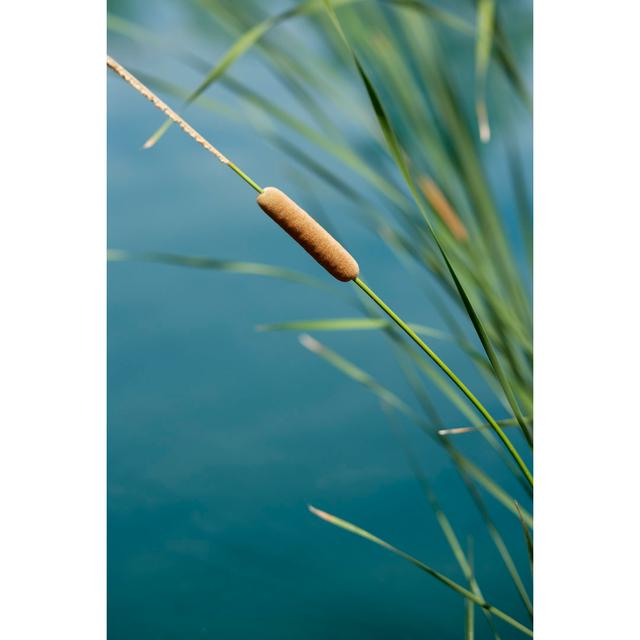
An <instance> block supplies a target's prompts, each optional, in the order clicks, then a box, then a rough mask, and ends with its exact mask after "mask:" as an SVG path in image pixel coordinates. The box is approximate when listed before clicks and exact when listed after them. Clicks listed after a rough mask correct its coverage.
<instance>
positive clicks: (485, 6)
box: [476, 0, 496, 143]
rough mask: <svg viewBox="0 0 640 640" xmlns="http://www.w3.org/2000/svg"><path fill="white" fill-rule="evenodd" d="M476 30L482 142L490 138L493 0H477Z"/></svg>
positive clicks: (494, 12) (478, 108) (494, 8)
mask: <svg viewBox="0 0 640 640" xmlns="http://www.w3.org/2000/svg"><path fill="white" fill-rule="evenodd" d="M477 14H478V32H477V36H476V117H477V119H478V132H479V134H480V140H482V142H485V143H486V142H489V140H490V139H491V127H490V125H489V116H488V114H487V99H486V85H487V71H488V69H489V60H490V59H491V49H492V47H493V31H494V24H495V16H496V3H495V0H478V12H477Z"/></svg>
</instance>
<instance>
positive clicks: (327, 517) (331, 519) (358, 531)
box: [309, 505, 533, 637]
mask: <svg viewBox="0 0 640 640" xmlns="http://www.w3.org/2000/svg"><path fill="white" fill-rule="evenodd" d="M309 511H311V513H312V514H313V515H315V516H317V517H318V518H320V519H321V520H324V521H325V522H328V523H329V524H332V525H334V526H335V527H339V528H340V529H344V530H345V531H348V532H349V533H352V534H354V535H356V536H359V537H360V538H364V539H365V540H369V541H370V542H373V543H374V544H377V545H378V546H380V547H382V548H383V549H386V550H387V551H391V553H393V554H395V555H397V556H399V557H400V558H402V559H404V560H406V561H407V562H410V563H411V564H412V565H414V566H415V567H418V569H421V570H422V571H424V572H425V573H428V574H429V575H430V576H432V577H433V578H435V579H436V580H438V581H439V582H441V583H442V584H444V585H446V586H447V587H449V588H450V589H453V591H455V592H456V593H458V594H459V595H461V596H462V597H464V598H466V599H467V600H471V602H474V603H475V604H477V605H478V606H480V607H482V608H483V609H485V610H486V611H489V612H490V613H492V614H493V615H495V616H496V617H497V618H501V619H502V620H504V621H505V622H506V623H508V624H510V625H511V626H512V627H514V628H515V629H518V631H521V632H522V633H524V634H525V635H528V636H530V637H533V632H532V631H531V629H529V628H528V627H526V626H525V625H523V624H522V623H520V622H518V621H517V620H515V619H514V618H512V617H511V616H510V615H508V614H506V613H505V612H504V611H501V610H500V609H498V608H496V607H494V606H493V605H491V604H489V603H488V602H486V601H485V600H484V599H483V598H480V597H479V596H477V595H476V594H475V593H473V592H472V591H469V590H468V589H465V588H464V587H463V586H461V585H459V584H458V583H457V582H454V581H453V580H451V579H450V578H448V577H447V576H445V575H443V574H442V573H440V572H438V571H436V570H435V569H432V568H431V567H430V566H428V565H426V564H424V562H421V561H420V560H418V559H416V558H414V557H413V556H411V555H409V554H408V553H406V552H404V551H402V550H400V549H398V548H397V547H394V546H393V545H391V544H389V543H388V542H385V541H384V540H382V539H381V538H378V537H377V536H374V535H373V534H372V533H369V532H368V531H365V530H364V529H362V528H361V527H358V526H356V525H355V524H352V523H351V522H348V521H347V520H342V519H341V518H337V517H336V516H333V515H331V514H330V513H327V512H326V511H321V510H320V509H316V508H315V507H313V506H311V505H309Z"/></svg>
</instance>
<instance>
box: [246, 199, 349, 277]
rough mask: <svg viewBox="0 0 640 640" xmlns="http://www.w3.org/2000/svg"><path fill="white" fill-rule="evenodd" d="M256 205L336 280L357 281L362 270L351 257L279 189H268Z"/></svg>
mask: <svg viewBox="0 0 640 640" xmlns="http://www.w3.org/2000/svg"><path fill="white" fill-rule="evenodd" d="M256 201H257V203H258V205H259V206H260V208H261V209H262V210H263V211H264V212H265V213H266V214H267V215H268V216H269V217H270V218H271V219H272V220H273V221H274V222H277V223H278V224H279V225H280V226H281V227H282V228H283V229H284V230H285V231H286V232H287V233H288V234H289V235H290V236H291V237H292V238H293V239H294V240H295V241H296V242H297V243H298V244H299V245H301V246H302V247H303V249H304V250H305V251H306V252H307V253H308V254H310V255H311V256H312V257H313V258H314V259H315V260H316V261H317V262H318V263H319V264H321V265H322V266H323V267H324V268H325V269H326V270H327V271H328V272H329V273H330V274H331V275H332V276H333V277H334V278H337V279H338V280H340V281H342V282H347V281H349V280H354V279H355V278H357V277H358V274H359V273H360V268H359V267H358V263H357V262H356V261H355V260H354V259H353V257H352V256H351V254H350V253H349V252H348V251H347V250H346V249H345V248H344V247H343V246H342V245H341V244H340V243H339V242H338V241H337V240H336V239H335V238H334V237H333V236H331V235H330V234H329V233H328V232H327V231H326V230H325V229H324V228H323V227H322V226H321V225H319V224H318V223H317V222H316V221H315V220H314V219H313V218H312V217H311V216H310V215H309V214H308V213H307V212H306V211H305V210H304V209H302V207H300V206H298V205H297V204H296V203H295V202H294V201H293V200H292V199H291V198H289V196H287V195H286V194H284V193H282V191H280V189H276V188H275V187H267V188H266V189H265V190H264V191H263V192H262V193H261V194H260V195H259V196H258V198H257V200H256Z"/></svg>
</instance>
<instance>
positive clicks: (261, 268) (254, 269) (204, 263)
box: [107, 249, 328, 289]
mask: <svg viewBox="0 0 640 640" xmlns="http://www.w3.org/2000/svg"><path fill="white" fill-rule="evenodd" d="M107 260H108V261H109V262H132V261H135V262H153V263H156V264H167V265H174V266H179V267H191V268H194V269H211V270H213V271H226V272H228V273H238V274H244V275H252V276H265V277H268V278H277V279H279V280H287V281H289V282H295V283H297V284H304V285H307V286H310V287H318V288H322V289H327V288H328V285H327V284H326V283H325V282H323V281H322V280H317V279H316V278H313V277H311V276H307V275H305V274H303V273H299V272H298V271H293V270H291V269H285V268H283V267H276V266H273V265H269V264H262V263H259V262H239V261H236V260H216V259H214V258H205V257H201V256H184V255H178V254H174V253H160V252H133V251H122V250H120V249H109V250H108V251H107Z"/></svg>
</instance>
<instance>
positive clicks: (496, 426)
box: [354, 278, 533, 487]
mask: <svg viewBox="0 0 640 640" xmlns="http://www.w3.org/2000/svg"><path fill="white" fill-rule="evenodd" d="M354 282H355V283H356V284H357V285H358V286H359V287H360V289H362V290H363V291H364V292H365V293H366V294H367V295H368V296H369V297H370V298H371V299H372V300H373V301H374V302H375V303H376V304H377V305H378V306H379V307H380V308H381V309H382V310H383V311H384V312H385V313H386V314H387V315H388V316H389V317H390V318H391V319H392V320H393V321H394V322H395V323H396V324H397V325H398V326H399V327H400V328H401V329H402V330H403V331H404V332H405V333H406V334H407V335H408V336H409V337H410V338H411V339H412V340H413V341H414V342H415V343H416V344H417V345H418V346H419V347H420V348H421V349H422V350H423V351H424V352H425V353H426V354H427V355H428V356H429V357H430V358H431V360H433V362H435V363H436V364H437V365H438V367H440V369H442V371H444V373H445V374H446V375H447V376H448V377H449V379H450V380H451V381H452V382H453V383H454V384H455V385H456V386H457V387H458V389H460V391H462V393H464V395H465V396H466V397H467V398H468V399H469V401H470V402H471V404H473V406H474V407H475V408H476V409H477V410H478V411H479V412H480V414H481V415H482V417H483V418H484V419H485V420H486V421H487V422H488V423H489V425H490V426H491V428H492V429H493V430H494V431H495V432H496V434H497V435H498V437H499V438H500V440H502V442H503V443H504V446H505V447H506V448H507V450H508V451H509V453H510V454H511V456H512V457H513V459H514V460H515V461H516V463H517V465H518V466H519V467H520V469H521V471H522V473H523V474H524V476H525V477H526V479H527V480H528V482H529V484H530V485H531V486H532V487H533V476H532V475H531V472H530V471H529V469H528V468H527V465H526V464H525V463H524V461H523V460H522V458H521V457H520V454H519V453H518V452H517V451H516V448H515V447H514V446H513V444H512V442H511V440H509V438H508V437H507V435H506V433H505V432H504V431H503V430H502V428H501V427H500V425H499V424H498V423H497V422H496V420H494V418H493V416H492V415H491V414H490V413H489V412H488V411H487V409H486V408H485V407H484V405H483V404H482V403H481V402H480V400H478V398H476V397H475V396H474V395H473V393H471V391H470V390H469V389H468V388H467V386H466V385H465V384H464V383H463V382H462V380H460V378H458V376H457V375H456V374H455V373H453V371H451V369H449V367H448V366H447V365H446V364H445V363H444V362H443V361H442V360H441V359H440V358H439V357H438V355H437V354H436V353H435V351H433V350H432V349H431V348H430V347H429V346H427V344H426V343H425V342H424V341H423V340H422V339H421V338H420V337H419V336H418V334H417V333H416V332H415V331H414V330H413V329H412V328H411V327H410V326H409V325H408V324H407V323H406V322H405V321H404V320H402V319H401V318H400V317H399V316H398V315H397V314H396V313H395V312H394V311H393V310H392V309H391V308H390V307H389V306H387V304H386V303H385V302H384V301H383V300H382V299H380V298H379V297H378V296H377V295H376V294H375V293H374V292H373V291H372V290H371V289H370V288H369V287H368V286H367V285H366V284H365V283H364V282H362V280H360V278H356V279H355V280H354Z"/></svg>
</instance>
